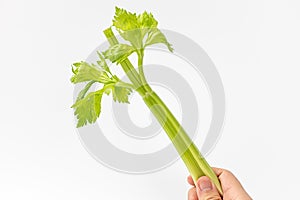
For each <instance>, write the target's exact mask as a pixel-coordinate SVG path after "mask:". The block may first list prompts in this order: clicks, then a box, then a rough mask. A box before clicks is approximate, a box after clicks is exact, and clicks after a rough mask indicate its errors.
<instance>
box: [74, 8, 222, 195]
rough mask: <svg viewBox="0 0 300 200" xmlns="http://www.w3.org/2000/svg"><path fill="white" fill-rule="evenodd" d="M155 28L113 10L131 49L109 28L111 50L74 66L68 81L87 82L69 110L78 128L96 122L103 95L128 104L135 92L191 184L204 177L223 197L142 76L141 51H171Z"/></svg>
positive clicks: (147, 19) (146, 19)
mask: <svg viewBox="0 0 300 200" xmlns="http://www.w3.org/2000/svg"><path fill="white" fill-rule="evenodd" d="M157 24H158V23H157V21H156V20H155V19H154V17H153V16H152V14H151V13H147V12H144V13H143V14H140V15H136V14H135V13H130V12H127V11H126V10H124V9H120V8H116V14H115V17H114V20H113V26H114V27H115V28H116V29H117V30H118V31H119V33H120V35H121V36H122V37H123V39H125V40H127V41H128V42H129V43H130V44H131V45H128V44H120V43H119V41H118V40H117V38H116V37H115V35H114V33H113V31H112V29H111V27H110V28H108V29H106V30H105V31H104V34H105V36H106V38H107V39H108V41H109V43H110V47H109V49H108V50H107V51H105V52H102V53H98V55H99V58H100V60H99V61H98V62H97V64H98V65H95V64H88V63H86V62H80V63H75V64H74V68H73V73H74V75H73V77H72V78H71V81H72V82H73V83H79V82H85V81H90V82H89V83H88V84H87V85H86V87H85V88H84V89H83V90H82V91H81V92H80V94H79V96H78V99H77V101H76V102H75V104H74V105H73V106H72V107H73V108H75V115H76V116H77V118H78V124H77V127H81V126H84V125H86V124H87V123H94V122H95V121H96V119H97V118H98V117H99V115H100V111H101V98H102V96H103V94H104V93H105V94H108V95H109V94H110V93H112V95H113V99H114V100H115V101H118V102H123V103H129V101H128V96H129V95H130V94H131V92H132V90H135V91H136V92H138V93H139V95H140V96H141V97H142V98H143V100H144V102H145V104H146V105H147V106H148V107H149V109H150V110H151V112H152V113H153V115H154V116H155V117H156V119H157V121H158V122H159V123H160V125H161V126H162V127H163V129H164V131H165V132H166V134H167V135H168V137H169V138H170V140H171V141H172V143H173V145H174V146H175V148H176V150H177V152H178V153H179V155H180V156H181V159H182V160H183V162H184V163H185V165H186V167H187V168H188V170H189V172H190V174H191V176H192V178H193V179H194V181H195V182H196V181H197V180H198V178H199V177H201V176H204V175H206V176H208V177H209V178H210V179H211V180H212V182H213V183H214V184H215V186H216V188H217V189H218V191H219V192H220V194H222V188H221V185H220V182H219V180H218V178H217V176H216V175H215V173H214V171H213V170H212V168H211V167H210V166H209V164H208V163H207V162H206V160H205V158H204V157H203V156H202V155H201V153H200V151H199V150H198V148H197V147H196V145H195V144H194V143H193V142H192V140H191V139H190V138H189V136H188V134H187V133H186V132H185V130H184V128H183V127H182V126H181V125H180V124H179V122H178V121H177V119H176V118H175V117H174V115H173V114H172V112H171V111H170V110H169V108H168V107H167V106H166V105H165V103H164V102H163V101H162V100H161V99H160V97H159V96H158V95H157V94H156V93H155V91H153V90H152V88H151V86H150V85H149V84H148V82H147V80H146V77H145V75H144V70H143V59H144V50H145V49H146V47H147V46H149V45H152V44H156V43H162V44H165V45H166V46H167V48H168V49H169V50H170V51H173V48H172V46H171V44H169V43H168V41H167V39H166V37H165V36H164V35H163V33H162V32H160V30H159V29H158V28H157ZM132 53H136V54H137V55H138V70H136V69H135V68H134V66H133V65H132V63H131V62H130V61H129V59H128V58H127V57H128V56H129V55H131V54H132ZM106 59H108V60H110V61H111V62H113V63H117V64H119V65H121V67H122V69H123V70H124V72H125V73H126V75H127V76H128V78H129V80H130V81H131V83H125V82H123V81H122V80H120V79H119V78H118V77H117V76H116V75H113V74H112V73H111V72H110V70H109V67H108V65H107V64H106ZM96 82H98V83H101V84H103V88H102V89H101V90H98V91H96V92H91V93H89V94H88V95H86V93H87V92H88V90H89V88H90V87H91V85H92V84H94V83H96Z"/></svg>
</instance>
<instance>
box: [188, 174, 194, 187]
mask: <svg viewBox="0 0 300 200" xmlns="http://www.w3.org/2000/svg"><path fill="white" fill-rule="evenodd" d="M187 182H188V183H189V184H190V185H191V186H195V183H194V180H193V178H192V177H191V176H188V177H187Z"/></svg>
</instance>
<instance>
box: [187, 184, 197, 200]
mask: <svg viewBox="0 0 300 200" xmlns="http://www.w3.org/2000/svg"><path fill="white" fill-rule="evenodd" d="M188 200H198V196H197V191H196V188H195V187H193V188H191V189H190V190H189V192H188Z"/></svg>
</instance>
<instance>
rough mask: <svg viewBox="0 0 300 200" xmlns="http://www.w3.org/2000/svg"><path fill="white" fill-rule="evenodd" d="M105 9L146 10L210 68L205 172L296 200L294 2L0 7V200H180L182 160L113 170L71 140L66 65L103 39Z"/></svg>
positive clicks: (8, 0)
mask: <svg viewBox="0 0 300 200" xmlns="http://www.w3.org/2000/svg"><path fill="white" fill-rule="evenodd" d="M115 5H118V6H121V7H125V8H127V9H130V10H132V11H136V12H141V11H144V10H148V11H151V12H153V14H154V15H155V16H156V18H157V19H158V20H159V23H160V26H161V27H163V28H166V29H171V30H174V31H177V32H180V33H183V34H185V35H187V36H188V37H190V38H192V39H193V40H194V41H196V42H197V43H199V44H200V45H201V46H202V47H203V48H204V49H205V50H206V52H207V53H208V54H209V56H210V57H211V58H212V59H213V61H214V62H215V64H216V66H217V69H218V71H219V73H220V75H221V77H222V80H223V83H224V87H225V92H226V98H227V107H226V109H227V113H226V123H225V126H224V130H223V133H222V137H221V139H220V140H219V142H218V145H217V147H216V148H215V150H214V151H213V152H212V153H211V154H210V155H209V156H208V161H209V162H210V163H211V165H213V166H218V167H223V168H228V169H230V170H231V171H233V172H234V173H235V174H236V175H237V176H238V177H239V179H240V180H241V182H242V183H243V185H244V186H245V188H246V189H247V191H248V192H249V193H250V194H251V195H252V197H253V198H254V199H295V198H297V197H296V196H297V195H298V193H297V190H298V188H299V187H300V184H299V181H298V180H299V178H300V175H299V173H298V171H299V168H300V163H299V158H298V157H299V156H298V153H299V151H300V145H299V134H300V128H299V119H300V115H299V113H300V106H299V102H300V94H299V88H300V79H299V76H300V73H299V72H300V71H299V67H300V65H299V64H300V61H299V46H300V37H299V35H300V27H299V20H300V12H299V11H300V5H299V1H296V0H285V1H283V0H282V1H278V0H272V1H271V0H269V1H267V0H264V1H263V0H251V1H250V0H248V1H245V0H243V1H241V0H228V1H221V0H213V1H198V0H197V1H196V0H194V1H192V0H185V1H171V0H164V1H157V0H152V1H150V0H143V1H142V0H131V1H126V0H123V1H121V0H117V1H109V0H107V1H100V0H98V1H78V0H72V1H71V0H69V1H67V0H64V1H58V0H56V1H55V0H54V1H37V0H36V1H35V0H28V1H21V0H19V1H15V0H1V1H0V36H1V37H0V58H1V65H0V66H1V68H0V69H1V70H0V74H1V76H0V77H1V78H0V92H1V99H0V113H1V114H0V124H1V126H0V127H1V129H0V158H1V160H0V199H7V200H9V199H28V200H35V199H45V200H47V199H51V200H52V199H73V200H77V199H78V200H79V199H80V200H81V199H85V200H86V199H88V200H96V199H112V200H118V199H130V200H134V199H145V200H150V199H151V200H152V199H157V200H165V199H176V200H177V199H178V200H182V199H186V192H187V190H188V185H187V183H186V176H187V174H188V173H187V170H186V169H185V167H184V165H183V164H182V163H181V162H176V164H174V165H173V166H171V167H169V168H167V169H165V170H163V171H160V172H158V173H154V174H148V175H141V176H133V175H126V174H121V173H118V172H115V171H112V170H110V169H108V168H106V167H103V166H102V165H101V164H99V163H98V162H96V161H95V160H94V159H93V158H92V157H91V156H90V155H89V154H88V153H87V152H86V151H85V149H84V148H83V147H82V145H81V144H80V141H79V138H78V136H77V134H76V129H75V128H74V121H73V111H72V110H71V109H70V105H71V104H72V94H73V86H72V85H71V84H70V82H69V77H70V76H71V72H70V64H71V63H72V62H74V61H77V60H81V59H83V58H85V57H86V56H88V55H89V53H90V52H91V51H92V50H93V49H94V48H95V47H96V46H98V45H99V44H100V43H101V42H102V41H103V40H104V36H103V35H102V33H101V31H102V30H103V29H104V28H106V27H108V26H109V25H110V23H111V18H112V16H113V13H114V6H115Z"/></svg>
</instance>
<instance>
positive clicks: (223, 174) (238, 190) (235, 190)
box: [188, 168, 252, 200]
mask: <svg viewBox="0 0 300 200" xmlns="http://www.w3.org/2000/svg"><path fill="white" fill-rule="evenodd" d="M213 170H214V172H215V173H216V175H217V176H218V178H219V180H220V183H221V186H222V190H223V198H222V197H221V195H220V194H219V192H218V190H217V188H216V187H215V185H214V184H213V183H212V182H211V181H210V179H209V178H208V177H207V176H202V177H200V178H199V179H198V181H197V183H196V184H195V183H194V181H193V179H192V177H191V176H189V177H188V183H189V184H190V185H192V186H193V187H192V188H191V189H190V190H189V193H188V200H222V199H223V200H251V199H252V198H251V197H250V196H249V195H248V194H247V192H246V191H245V190H244V188H243V186H242V185H241V183H240V182H239V181H238V179H237V178H236V177H235V176H234V175H233V174H232V173H231V172H230V171H228V170H225V169H220V168H213Z"/></svg>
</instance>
